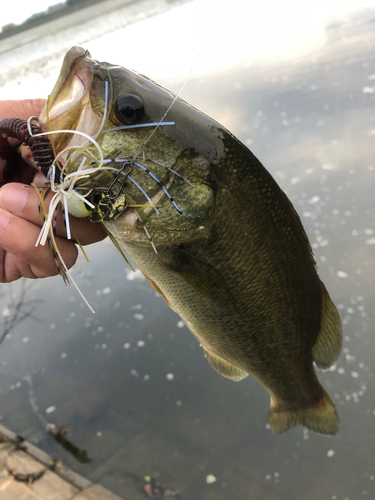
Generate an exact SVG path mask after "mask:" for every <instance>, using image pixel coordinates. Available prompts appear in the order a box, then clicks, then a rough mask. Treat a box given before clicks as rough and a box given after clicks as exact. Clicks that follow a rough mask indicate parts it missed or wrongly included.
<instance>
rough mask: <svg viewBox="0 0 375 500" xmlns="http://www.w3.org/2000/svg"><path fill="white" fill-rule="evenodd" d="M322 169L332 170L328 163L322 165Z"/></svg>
mask: <svg viewBox="0 0 375 500" xmlns="http://www.w3.org/2000/svg"><path fill="white" fill-rule="evenodd" d="M322 169H323V170H332V169H333V166H332V165H331V164H330V163H323V165H322Z"/></svg>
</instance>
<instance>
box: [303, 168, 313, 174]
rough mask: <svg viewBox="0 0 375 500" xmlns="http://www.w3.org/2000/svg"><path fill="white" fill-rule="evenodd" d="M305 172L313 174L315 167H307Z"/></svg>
mask: <svg viewBox="0 0 375 500" xmlns="http://www.w3.org/2000/svg"><path fill="white" fill-rule="evenodd" d="M305 173H306V174H312V173H314V169H313V168H307V169H306V170H305Z"/></svg>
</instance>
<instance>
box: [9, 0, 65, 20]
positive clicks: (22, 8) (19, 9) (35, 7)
mask: <svg viewBox="0 0 375 500" xmlns="http://www.w3.org/2000/svg"><path fill="white" fill-rule="evenodd" d="M60 1H62V0H38V1H37V2H32V1H30V0H17V2H6V3H5V4H4V5H3V6H2V8H1V20H0V26H5V25H6V24H9V23H14V24H21V23H22V22H23V21H25V20H26V19H28V18H29V17H30V16H32V15H33V14H35V13H36V12H43V11H45V10H47V9H48V7H49V6H50V5H55V4H56V3H60Z"/></svg>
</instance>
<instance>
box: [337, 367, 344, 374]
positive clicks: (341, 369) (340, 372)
mask: <svg viewBox="0 0 375 500" xmlns="http://www.w3.org/2000/svg"><path fill="white" fill-rule="evenodd" d="M337 373H339V374H340V375H344V373H345V370H344V368H339V369H338V370H337Z"/></svg>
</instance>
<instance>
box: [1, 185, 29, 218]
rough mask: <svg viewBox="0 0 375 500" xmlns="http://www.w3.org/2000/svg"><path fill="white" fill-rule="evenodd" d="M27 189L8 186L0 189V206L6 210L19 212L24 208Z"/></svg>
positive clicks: (14, 212)
mask: <svg viewBox="0 0 375 500" xmlns="http://www.w3.org/2000/svg"><path fill="white" fill-rule="evenodd" d="M28 195H29V193H28V191H27V189H17V188H8V189H4V190H1V191H0V206H1V207H2V208H4V209H5V210H8V212H12V213H13V214H19V213H21V212H22V210H23V209H24V208H25V205H26V201H27V197H28Z"/></svg>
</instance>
